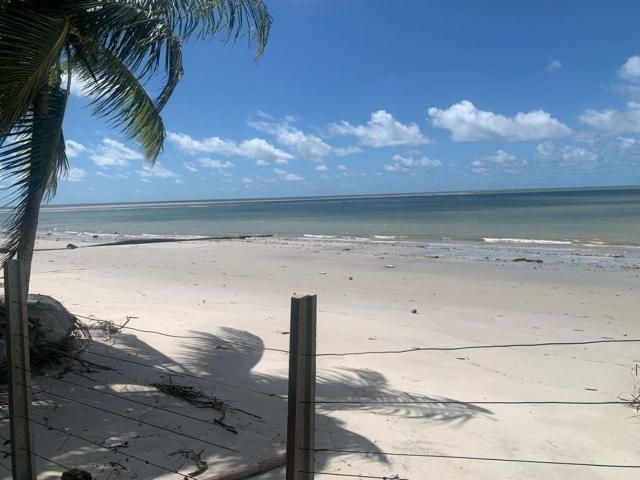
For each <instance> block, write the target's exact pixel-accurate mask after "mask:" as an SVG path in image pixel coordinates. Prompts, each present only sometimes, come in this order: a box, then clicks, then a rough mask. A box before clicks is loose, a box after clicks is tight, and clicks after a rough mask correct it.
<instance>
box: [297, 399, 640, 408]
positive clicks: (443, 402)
mask: <svg viewBox="0 0 640 480" xmlns="http://www.w3.org/2000/svg"><path fill="white" fill-rule="evenodd" d="M300 403H306V404H313V405H572V406H580V405H585V406H588V405H626V406H628V407H633V406H634V405H635V403H634V401H633V400H609V401H602V402H596V401H594V402H589V401H563V400H514V401H510V400H497V401H493V400H480V401H472V400H470V401H464V400H415V401H414V400H380V401H377V400H371V401H369V400H336V401H333V400H314V401H311V402H300Z"/></svg>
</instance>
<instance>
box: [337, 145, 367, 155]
mask: <svg viewBox="0 0 640 480" xmlns="http://www.w3.org/2000/svg"><path fill="white" fill-rule="evenodd" d="M362 152H364V150H362V149H361V148H360V147H336V148H334V149H333V153H335V154H336V155H337V156H338V157H346V156H347V155H355V154H356V153H362Z"/></svg>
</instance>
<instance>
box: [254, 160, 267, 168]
mask: <svg viewBox="0 0 640 480" xmlns="http://www.w3.org/2000/svg"><path fill="white" fill-rule="evenodd" d="M256 165H257V166H259V167H266V166H268V165H269V162H267V161H266V160H256Z"/></svg>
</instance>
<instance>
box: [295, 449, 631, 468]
mask: <svg viewBox="0 0 640 480" xmlns="http://www.w3.org/2000/svg"><path fill="white" fill-rule="evenodd" d="M301 450H306V451H313V452H316V453H342V454H354V455H377V456H385V457H416V458H442V459H450V460H476V461H485V462H503V463H534V464H539V465H560V466H569V467H593V468H640V465H624V464H610V463H586V462H561V461H554V460H527V459H516V458H493V457H473V456H466V455H444V454H435V453H404V452H376V451H373V450H370V451H361V450H349V449H342V448H301Z"/></svg>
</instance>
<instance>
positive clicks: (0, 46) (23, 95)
mask: <svg viewBox="0 0 640 480" xmlns="http://www.w3.org/2000/svg"><path fill="white" fill-rule="evenodd" d="M22 3H23V2H20V3H18V2H12V3H9V4H7V5H5V6H4V8H3V12H2V15H0V131H3V132H6V131H8V130H10V129H11V127H12V126H13V125H14V124H15V123H16V122H17V121H18V120H19V119H20V118H22V117H23V116H24V115H25V113H26V112H27V110H28V109H29V107H30V105H31V103H32V102H33V99H34V97H35V96H36V93H37V92H38V90H39V89H40V87H42V85H44V84H45V83H46V81H47V78H48V75H49V73H50V69H51V67H52V66H53V65H55V64H56V62H58V60H59V58H60V54H61V52H62V49H63V47H64V44H65V41H66V37H67V33H68V31H69V20H68V19H65V18H52V17H46V16H43V15H40V14H38V13H35V12H33V11H32V10H28V9H27V8H25V7H24V6H23V5H22Z"/></svg>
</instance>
